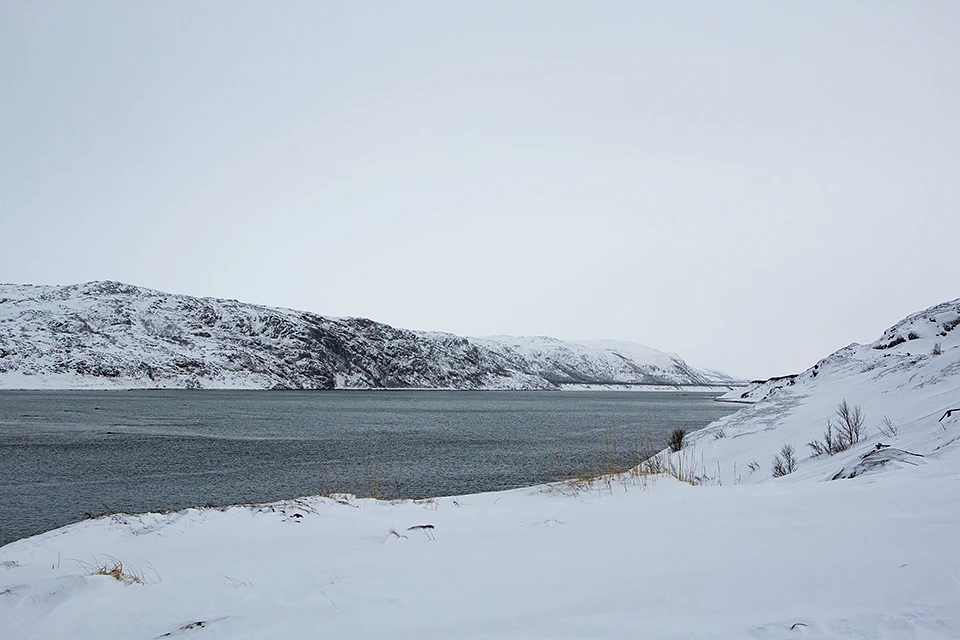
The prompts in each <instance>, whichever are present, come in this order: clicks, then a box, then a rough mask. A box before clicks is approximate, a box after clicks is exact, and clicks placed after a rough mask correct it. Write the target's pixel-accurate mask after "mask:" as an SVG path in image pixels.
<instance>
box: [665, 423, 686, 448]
mask: <svg viewBox="0 0 960 640" xmlns="http://www.w3.org/2000/svg"><path fill="white" fill-rule="evenodd" d="M686 435H687V430H686V429H684V428H682V427H677V428H676V429H674V430H673V431H671V432H670V435H669V436H667V446H668V447H669V448H670V451H674V452H676V451H680V449H683V437H684V436H686Z"/></svg>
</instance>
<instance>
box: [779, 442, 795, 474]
mask: <svg viewBox="0 0 960 640" xmlns="http://www.w3.org/2000/svg"><path fill="white" fill-rule="evenodd" d="M796 470H797V459H796V457H794V450H793V445H791V444H785V445H783V448H782V449H780V455H778V456H774V458H773V477H774V478H779V477H781V476H785V475H787V474H788V473H793V472H794V471H796Z"/></svg>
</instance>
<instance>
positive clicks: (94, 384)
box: [0, 282, 736, 389]
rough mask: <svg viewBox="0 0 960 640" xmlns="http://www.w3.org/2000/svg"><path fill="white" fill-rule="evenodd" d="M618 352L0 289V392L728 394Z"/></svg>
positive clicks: (278, 313) (79, 293) (142, 293)
mask: <svg viewBox="0 0 960 640" xmlns="http://www.w3.org/2000/svg"><path fill="white" fill-rule="evenodd" d="M735 382H736V381H734V380H733V379H731V378H729V377H726V376H723V375H722V374H716V373H715V372H705V371H700V370H697V369H693V368H691V367H689V366H688V365H687V364H686V363H685V362H684V361H683V360H682V359H681V358H679V357H678V356H676V355H673V354H667V353H664V352H661V351H657V350H655V349H650V348H649V347H642V346H640V345H633V344H629V343H627V344H622V343H571V342H563V341H560V340H554V339H552V338H484V339H471V338H463V337H460V336H455V335H452V334H447V333H428V332H419V331H410V330H406V329H397V328H394V327H391V326H389V325H386V324H382V323H378V322H374V321H372V320H367V319H363V318H328V317H324V316H319V315H316V314H313V313H307V312H303V311H294V310H291V309H277V308H271V307H264V306H259V305H253V304H245V303H241V302H237V301H236V300H220V299H215V298H194V297H191V296H183V295H174V294H168V293H162V292H159V291H152V290H149V289H143V288H140V287H135V286H131V285H128V284H123V283H119V282H91V283H87V284H79V285H70V286H33V285H10V284H6V285H0V388H237V389H274V388H282V389H335V388H336V389H340V388H441V389H555V388H559V387H562V386H564V385H568V384H578V385H652V384H655V385H671V386H685V385H709V386H727V385H730V384H735Z"/></svg>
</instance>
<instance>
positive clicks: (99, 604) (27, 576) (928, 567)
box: [0, 300, 960, 640]
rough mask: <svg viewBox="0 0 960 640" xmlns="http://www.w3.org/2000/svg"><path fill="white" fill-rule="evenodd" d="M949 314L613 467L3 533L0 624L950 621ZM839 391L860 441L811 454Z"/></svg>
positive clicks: (590, 628) (438, 635)
mask: <svg viewBox="0 0 960 640" xmlns="http://www.w3.org/2000/svg"><path fill="white" fill-rule="evenodd" d="M958 325H960V300H956V301H953V302H950V303H947V304H943V305H940V306H937V307H933V308H931V309H929V310H927V311H924V312H922V313H919V314H916V315H914V316H911V317H909V318H907V319H906V320H904V321H903V322H901V323H899V324H897V325H896V326H894V327H892V328H891V329H890V330H889V331H887V332H886V333H884V335H883V336H882V337H881V339H879V340H877V341H876V342H874V343H872V344H868V345H851V346H850V347H847V348H845V349H843V350H841V351H839V352H837V353H835V354H833V355H832V356H830V357H828V358H825V359H824V360H821V361H820V362H819V363H817V364H816V365H815V366H814V367H812V368H811V369H809V370H807V371H806V372H804V373H803V374H801V375H799V376H795V377H792V378H784V379H781V380H778V381H770V382H768V383H764V384H758V385H755V387H753V388H752V389H749V390H746V391H744V390H738V391H737V392H735V393H732V394H731V396H734V397H733V399H735V400H738V401H742V402H751V403H754V404H750V405H748V406H745V408H744V409H743V410H741V411H740V412H738V413H736V414H733V415H731V416H727V417H725V418H723V419H721V420H719V421H717V422H716V423H714V424H713V425H710V426H709V427H707V428H706V429H704V430H702V431H700V432H697V433H695V434H691V435H689V436H688V437H687V439H686V441H685V443H684V447H683V449H682V450H681V451H679V452H676V453H672V454H668V453H667V452H662V453H661V454H660V455H658V456H656V457H655V459H653V460H651V461H647V462H646V463H645V464H644V465H642V466H641V467H640V468H638V469H635V470H634V471H633V472H631V473H627V474H623V475H621V476H618V477H611V478H605V479H600V480H598V481H586V480H584V481H570V482H565V483H557V484H555V485H550V486H541V487H533V488H529V489H521V490H515V491H509V492H502V493H489V494H480V495H468V496H458V497H443V498H438V499H434V500H422V501H417V502H411V501H398V502H383V501H377V500H373V499H357V498H354V497H352V496H343V495H337V496H328V497H311V498H303V499H300V500H292V501H288V502H281V503H274V504H269V505H253V506H249V505H248V506H238V507H232V508H229V509H223V510H218V509H189V510H186V511H181V512H177V513H166V514H145V515H133V516H131V515H114V516H110V517H104V518H101V519H98V520H91V521H87V522H83V523H79V524H75V525H71V526H68V527H64V528H62V529H58V530H56V531H52V532H49V533H46V534H43V535H40V536H36V537H33V538H28V539H25V540H20V541H18V542H14V543H12V544H10V545H7V546H5V547H2V548H0V637H2V638H5V639H6V638H17V639H19V638H38V639H40V638H44V639H45V638H103V637H122V638H143V639H148V638H198V639H199V638H278V637H282V638H301V637H309V638H377V639H379V638H385V637H389V638H417V639H420V640H423V639H428V640H434V639H436V640H440V639H448V638H677V639H679V638H711V639H717V640H719V639H731V638H755V639H763V640H766V639H780V638H783V639H792V638H823V639H840V638H843V639H873V638H876V639H880V638H884V639H886V638H890V639H901V638H902V639H909V638H917V639H926V638H930V639H933V638H936V639H946V638H951V639H956V638H960V543H958V541H960V411H954V412H951V411H950V410H951V409H954V408H956V407H960V339H958V338H960V331H957V330H956V327H957V326H958ZM844 400H846V401H847V405H848V407H859V408H860V410H861V412H862V415H863V416H864V423H863V425H864V428H863V431H862V434H861V437H860V439H859V441H858V442H856V443H854V444H852V446H850V447H849V448H847V449H846V450H844V451H836V452H834V453H833V455H828V454H823V455H821V456H817V457H813V456H812V455H811V454H812V451H813V450H812V449H811V448H809V447H807V446H806V443H807V442H811V441H814V440H817V439H820V438H823V432H824V429H825V427H826V424H827V421H828V420H829V419H832V420H834V422H835V423H836V421H837V419H836V417H835V414H836V407H837V405H838V404H839V403H841V402H842V401H844ZM884 417H886V418H887V419H886V420H884ZM785 444H790V445H793V446H794V448H795V450H796V456H795V457H796V462H795V465H794V466H795V469H794V470H793V472H792V473H789V474H787V475H785V476H782V477H776V478H774V477H772V473H771V463H772V459H773V457H774V456H776V455H778V454H781V451H782V448H783V445H785ZM781 455H782V454H781ZM684 480H686V481H684Z"/></svg>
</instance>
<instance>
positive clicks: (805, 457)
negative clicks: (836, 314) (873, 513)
mask: <svg viewBox="0 0 960 640" xmlns="http://www.w3.org/2000/svg"><path fill="white" fill-rule="evenodd" d="M958 327H960V299H957V300H953V301H951V302H944V303H942V304H939V305H936V306H933V307H930V308H929V309H926V310H925V311H921V312H919V313H915V314H912V315H910V316H908V317H907V318H905V319H903V320H901V321H900V322H898V323H897V324H895V325H894V326H892V327H890V328H889V329H887V330H886V331H884V333H883V335H882V336H880V338H878V339H877V340H875V341H874V342H872V343H870V344H851V345H850V346H847V347H844V348H843V349H840V350H839V351H837V352H836V353H833V354H832V355H830V356H828V357H826V358H824V359H822V360H820V361H819V362H817V363H816V364H815V365H813V366H812V367H810V368H809V369H807V370H806V371H804V372H803V373H800V374H798V375H792V376H783V377H780V378H772V379H770V380H764V381H758V382H754V383H752V384H751V385H749V386H748V387H746V388H745V389H744V388H741V389H736V390H733V391H731V392H729V393H727V394H726V395H725V396H723V397H722V398H721V399H722V400H727V401H731V402H743V403H746V404H750V405H752V406H748V407H746V408H744V409H743V410H741V411H739V412H737V413H734V414H731V415H729V416H726V417H724V418H721V419H720V420H718V421H717V422H715V423H713V424H711V425H710V426H708V427H706V428H705V429H703V430H700V431H698V432H696V433H693V434H690V435H688V436H687V438H686V440H685V443H684V444H685V446H684V449H683V450H682V451H680V452H679V453H673V454H671V456H672V460H673V464H675V465H678V466H679V465H682V464H684V463H685V464H686V465H687V469H692V467H691V465H692V464H696V465H697V467H698V468H697V470H696V474H697V475H702V476H704V477H705V478H710V479H716V480H720V481H722V482H724V483H728V482H737V483H755V482H759V481H768V480H771V463H772V461H773V459H774V458H775V457H776V456H777V455H779V454H780V453H781V451H782V449H783V447H784V445H789V446H791V447H793V450H794V452H795V457H796V458H797V464H796V470H795V471H794V472H793V473H791V474H789V480H790V481H797V480H803V479H814V480H824V479H827V480H829V479H832V478H835V477H836V478H842V477H849V476H851V475H859V474H862V473H865V472H875V471H878V470H881V469H891V468H896V467H902V466H904V465H909V466H917V465H926V464H928V463H929V462H931V461H933V460H936V459H938V458H940V457H942V456H944V455H948V454H949V455H958V454H960V432H958V429H960V329H958ZM844 401H846V403H847V406H848V407H850V408H851V409H852V408H854V407H859V408H860V411H861V412H862V415H863V435H862V437H861V439H860V441H859V442H858V443H856V444H854V445H853V446H852V447H850V448H849V449H848V450H846V451H842V452H839V453H836V454H835V455H814V453H815V451H814V449H813V448H811V447H810V446H808V443H810V442H814V441H817V440H820V441H823V440H824V437H825V431H826V427H827V423H828V420H829V421H832V422H833V425H834V429H836V427H837V425H838V423H839V422H840V420H839V417H838V416H837V408H838V406H839V405H840V404H841V403H842V402H844ZM952 409H953V410H955V411H953V412H952V413H951V410H952ZM834 433H835V431H834ZM951 452H952V453H951ZM781 457H782V456H781ZM684 458H686V460H684ZM694 458H695V459H696V461H695V463H694V461H693V459H694Z"/></svg>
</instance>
